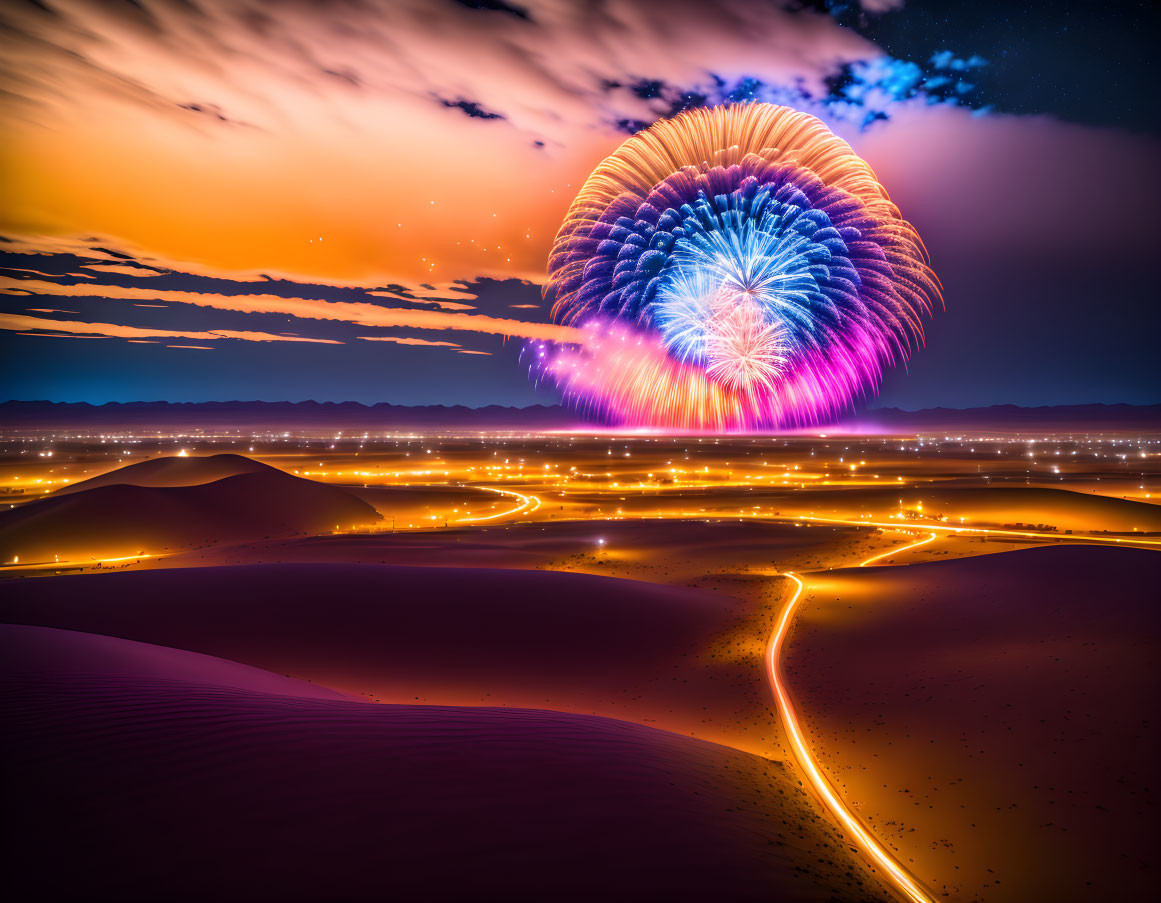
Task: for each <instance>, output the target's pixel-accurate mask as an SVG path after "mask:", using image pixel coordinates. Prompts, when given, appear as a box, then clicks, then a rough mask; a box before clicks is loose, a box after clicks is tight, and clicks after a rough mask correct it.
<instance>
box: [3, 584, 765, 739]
mask: <svg viewBox="0 0 1161 903" xmlns="http://www.w3.org/2000/svg"><path fill="white" fill-rule="evenodd" d="M749 614H750V608H749V607H748V605H747V603H745V602H743V601H741V600H739V599H737V598H734V597H731V596H729V595H724V594H721V593H713V592H708V591H702V590H696V589H688V588H685V587H672V586H658V585H654V584H649V583H643V582H637V581H632V580H620V579H612V578H607V577H594V576H589V575H585V574H565V573H554V572H548V571H520V570H488V569H482V568H426V567H392V566H379V565H365V564H277V565H243V566H231V567H215V568H174V569H164V570H143V571H127V572H124V573H118V574H104V575H102V574H97V575H91V576H64V577H52V578H40V579H35V580H9V581H4V582H2V583H0V620H3V621H7V622H17V623H30V624H40V625H46V626H55V627H67V628H71V629H77V630H84V631H89V632H92V633H103V634H109V635H114V636H119V637H124V638H128V639H134V640H140V641H143V642H150V643H157V644H160V645H165V646H175V647H179V648H183V649H190V650H194V651H197V652H202V653H206V654H209V655H217V656H221V657H223V658H228V659H231V660H234V661H239V662H245V663H247V664H250V665H254V666H256V667H259V668H265V669H268V670H271V671H275V672H277V673H279V674H290V675H293V676H295V677H300V678H309V679H310V680H313V681H315V682H316V683H321V684H325V685H326V686H330V687H334V688H336V689H339V690H342V691H344V692H347V693H352V694H366V696H367V697H369V698H373V699H379V700H382V701H384V702H426V703H435V704H441V705H511V706H521V707H525V708H534V707H543V708H552V709H557V710H562V711H572V712H580V713H583V714H599V715H606V716H610V717H616V718H624V719H626V720H632V721H637V722H640V723H645V724H655V725H657V726H658V727H662V728H665V729H667V730H673V731H676V732H679V733H682V734H686V735H690V734H692V735H695V736H698V737H700V738H702V739H710V740H714V741H716V742H727V743H729V744H730V745H735V746H739V747H740V748H743V749H746V750H748V751H773V752H777V751H778V750H779V748H780V747H779V742H780V732H779V729H778V726H777V724H776V723H775V722H774V720H773V717H772V715H771V712H770V700H769V696H768V691H767V689H766V686H765V676H764V672H763V670H762V659H761V655H762V650H763V642H764V640H765V634H764V632H762V630H761V627H759V628H758V632H757V634H756V636H755V641H754V643H753V647H754V648H753V649H752V650H751V649H749V647H746V646H745V644H744V642H743V640H731V641H730V642H729V643H727V642H724V641H721V640H720V638H721V637H723V636H724V635H727V634H733V633H734V632H735V631H737V630H738V628H739V625H740V624H741V623H742V621H743V619H744V618H746V617H747V616H749Z"/></svg>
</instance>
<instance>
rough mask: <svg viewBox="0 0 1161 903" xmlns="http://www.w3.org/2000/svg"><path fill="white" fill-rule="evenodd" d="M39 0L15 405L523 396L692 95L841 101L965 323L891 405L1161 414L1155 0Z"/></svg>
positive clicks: (10, 149) (24, 158)
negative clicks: (607, 179)
mask: <svg viewBox="0 0 1161 903" xmlns="http://www.w3.org/2000/svg"><path fill="white" fill-rule="evenodd" d="M1069 6H1072V5H1070V4H1059V3H1048V2H1043V3H1031V4H1027V3H1024V4H1009V3H979V2H972V3H948V2H938V3H936V2H931V3H922V2H917V0H914V2H909V3H907V4H906V5H904V4H902V3H897V2H892V0H874V2H871V0H864V2H863V3H862V4H861V5H860V4H858V3H855V2H849V3H842V2H829V3H801V2H787V3H776V2H766V0H763V2H758V0H752V2H743V0H734V2H697V3H695V2H681V0H678V2H665V3H644V2H635V3H630V2H623V3H599V4H594V3H582V2H579V0H578V2H572V3H569V2H564V0H554V2H521V3H511V4H509V3H500V2H489V3H478V2H456V0H445V2H440V0H415V2H403V0H397V2H387V0H382V2H376V0H365V2H359V3H354V2H347V3H329V4H326V3H304V2H300V3H290V4H285V5H282V6H280V7H279V11H278V13H277V14H275V13H274V12H273V11H272V8H271V7H270V6H269V4H266V3H262V2H258V0H250V2H226V0H191V2H188V3H177V2H170V0H164V2H161V0H157V2H154V0H141V2H137V3H123V4H89V3H71V2H54V0H43V2H35V3H33V2H28V3H19V2H12V3H7V4H5V5H4V6H3V8H2V9H0V20H2V21H3V23H4V25H5V29H4V34H3V37H2V38H0V41H2V45H0V46H2V47H3V51H4V52H3V55H2V58H3V60H4V62H3V63H2V64H0V68H2V69H3V77H4V83H5V94H4V96H3V99H2V100H0V128H2V129H3V133H4V135H3V137H4V140H3V147H2V148H0V154H2V159H3V174H4V181H5V195H6V203H5V205H4V207H3V209H2V210H0V220H2V222H0V236H3V240H2V244H0V247H2V248H3V250H2V251H0V266H2V267H3V268H4V269H3V270H2V271H0V277H2V278H0V292H2V293H0V330H3V331H2V332H0V361H2V363H0V368H2V370H0V372H2V378H3V386H2V387H0V397H3V398H11V399H26V400H27V399H50V400H56V401H88V402H93V403H100V402H106V401H136V400H172V401H204V400H229V399H247V400H248V399H263V400H271V401H275V400H277V401H281V400H290V401H297V400H304V399H315V400H319V401H346V400H353V401H361V402H367V403H373V402H381V401H385V402H393V403H402V404H431V403H444V404H468V405H485V404H512V405H521V404H529V403H536V402H551V401H554V400H556V396H555V394H554V390H552V389H551V388H550V387H544V386H541V387H537V386H534V385H533V384H532V383H530V381H529V379H528V376H527V368H526V367H524V366H522V364H521V360H520V358H521V349H522V347H523V345H524V343H525V341H526V340H528V339H544V338H547V339H551V338H552V337H553V335H554V333H553V330H554V329H556V327H554V326H553V325H552V324H551V323H550V322H549V317H548V313H547V310H546V306H545V305H544V303H543V301H542V299H541V284H542V283H543V280H544V274H545V264H546V259H547V255H548V251H549V248H550V246H551V242H552V238H553V235H554V233H555V230H556V228H557V227H558V225H559V224H560V221H561V220H562V218H563V216H564V213H565V210H566V209H567V206H568V203H569V201H570V200H571V199H572V197H573V196H574V194H575V192H576V190H577V189H578V187H579V186H580V184H581V183H582V182H583V181H584V179H585V177H586V176H587V175H588V173H589V172H590V171H591V170H592V168H593V167H594V166H595V165H596V164H597V163H598V162H599V161H600V160H601V159H602V158H603V157H604V156H606V155H607V154H608V153H610V152H611V151H612V150H613V149H614V148H615V147H616V146H617V145H618V144H619V143H620V141H622V140H624V138H625V137H626V135H627V134H631V133H633V132H635V131H637V130H639V129H640V128H643V127H645V126H647V125H648V124H649V123H651V122H653V121H656V120H657V119H658V118H661V117H664V116H668V115H672V114H674V113H676V112H679V111H680V110H682V109H688V108H690V107H696V106H705V105H714V104H720V103H731V102H732V103H745V102H751V101H772V102H778V103H784V104H787V105H790V106H795V107H797V108H799V109H803V110H806V111H807V112H811V113H813V114H815V115H817V116H819V117H820V118H822V119H823V120H824V121H825V122H826V123H827V124H828V125H829V126H830V127H831V128H833V129H834V130H835V131H836V132H837V133H838V134H840V135H841V136H842V137H844V138H845V139H846V140H847V141H849V142H850V143H851V144H852V145H853V146H854V148H855V149H856V150H857V151H858V152H859V153H860V154H861V155H863V156H864V157H865V158H866V159H867V160H868V161H869V162H870V163H871V165H872V166H873V167H874V169H875V171H876V173H877V174H878V176H879V179H880V181H881V182H882V183H883V184H884V185H885V186H886V188H887V189H888V191H889V192H890V193H891V196H892V199H893V200H894V201H895V202H896V203H897V204H898V205H899V207H900V209H901V210H902V213H903V215H904V216H905V217H906V218H907V219H909V220H910V221H911V222H913V223H914V224H915V226H916V227H917V228H918V230H919V232H920V234H921V235H922V236H923V238H924V241H925V242H926V244H927V248H928V250H929V252H930V254H931V258H932V265H933V267H934V269H935V271H936V272H937V273H938V275H939V277H940V279H941V281H942V283H943V287H944V295H945V301H946V307H947V309H946V311H944V312H939V313H937V315H936V316H935V317H934V318H933V320H932V322H931V323H930V325H929V328H928V331H927V342H926V345H925V347H924V348H922V349H920V350H918V351H917V352H916V353H915V354H914V355H913V357H912V360H911V361H910V363H909V365H908V367H907V368H906V369H904V368H899V369H897V370H895V371H893V372H891V373H889V374H888V375H887V377H886V379H885V382H884V384H883V387H882V391H881V393H880V394H879V396H878V397H877V398H874V399H870V400H868V402H867V404H868V405H869V406H870V407H878V406H896V407H902V408H906V409H917V408H924V407H934V406H949V407H969V406H976V405H988V404H1004V403H1015V404H1023V405H1040V404H1077V403H1092V402H1109V403H1113V402H1130V403H1138V404H1145V403H1156V402H1158V401H1161V385H1159V383H1161V381H1159V380H1158V372H1159V371H1161V368H1159V367H1158V364H1157V351H1156V348H1157V343H1158V336H1159V335H1161V315H1159V314H1158V307H1159V305H1158V303H1157V289H1156V285H1157V279H1156V275H1155V272H1154V271H1155V269H1156V266H1157V263H1156V261H1157V252H1156V248H1157V245H1158V238H1159V236H1158V228H1157V220H1156V211H1157V210H1158V209H1159V204H1161V176H1159V175H1158V167H1157V161H1158V160H1159V159H1161V153H1159V151H1161V146H1159V145H1161V136H1159V124H1161V118H1159V117H1158V111H1157V101H1156V97H1157V89H1156V86H1155V85H1154V84H1153V82H1154V81H1155V80H1156V78H1155V75H1154V73H1153V71H1152V67H1151V66H1150V65H1149V63H1148V57H1149V56H1150V54H1151V53H1152V50H1153V44H1154V43H1155V40H1156V35H1157V34H1158V29H1157V26H1158V24H1161V23H1159V21H1158V14H1157V12H1156V11H1155V10H1154V8H1153V6H1154V5H1153V4H1149V3H1110V4H1091V5H1090V4H1084V5H1082V4H1076V5H1075V6H1076V7H1077V8H1075V9H1070V8H1068V7H1069Z"/></svg>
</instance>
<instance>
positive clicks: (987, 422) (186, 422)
mask: <svg viewBox="0 0 1161 903" xmlns="http://www.w3.org/2000/svg"><path fill="white" fill-rule="evenodd" d="M582 424H583V421H582V419H581V418H580V417H578V416H577V415H576V414H575V413H574V412H572V411H570V410H568V409H566V408H563V407H561V406H559V405H531V406H529V407H524V408H515V407H504V406H501V405H489V406H487V407H482V408H469V407H464V406H462V405H454V406H450V407H448V406H445V405H424V406H417V407H409V406H407V405H393V404H374V405H365V404H360V403H359V402H354V401H345V402H317V401H301V402H289V401H279V402H270V401H213V402H200V403H195V402H165V401H136V402H127V403H120V402H110V403H109V404H103V405H91V404H88V403H86V402H51V401H6V402H3V403H0V429H9V430H11V429H14V428H16V429H20V428H23V429H75V428H78V427H99V428H115V427H120V428H146V429H148V428H165V427H183V428H195V429H214V428H222V429H237V430H253V429H270V430H276V429H281V430H292V429H297V430H302V429H308V430H309V429H327V430H329V429H348V430H349V429H361V430H376V431H381V430H399V429H423V428H426V429H472V430H474V429H478V430H495V429H517V430H540V429H566V428H568V427H574V426H581V425H582ZM828 428H829V429H832V430H843V429H851V430H853V431H857V432H864V433H865V432H875V431H879V430H882V431H883V432H900V431H914V430H934V429H951V428H955V429H964V428H992V429H997V430H1000V431H1004V432H1019V431H1023V430H1038V431H1043V430H1047V429H1059V430H1094V431H1100V430H1118V431H1119V430H1145V431H1149V432H1161V405H1128V404H1089V405H1057V406H1046V407H1034V408H1024V407H1019V406H1017V405H993V406H992V407H986V408H964V409H956V408H930V409H927V410H922V411H902V410H899V409H898V408H879V409H877V410H873V411H867V412H865V413H863V414H860V415H858V416H856V417H850V418H845V419H843V420H842V421H840V422H838V423H835V424H831V425H830V426H829V427H828Z"/></svg>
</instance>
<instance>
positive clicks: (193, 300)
mask: <svg viewBox="0 0 1161 903" xmlns="http://www.w3.org/2000/svg"><path fill="white" fill-rule="evenodd" d="M0 293H7V294H20V293H33V294H37V295H51V296H58V297H70V298H115V299H121V300H126V301H166V302H169V303H174V304H193V305H197V306H198V307H212V308H215V309H218V310H232V311H242V312H245V313H262V314H270V313H278V314H285V315H287V316H292V317H301V318H303V319H308V320H337V321H341V322H346V323H353V324H356V325H359V326H386V327H399V326H404V327H412V328H415V329H446V330H460V331H464V332H483V333H489V334H492V335H505V336H518V337H521V338H529V339H546V340H549V341H554V342H580V341H582V340H583V338H584V332H583V331H582V330H579V329H573V328H571V327H568V326H557V325H553V324H548V323H526V322H524V321H522V320H509V319H506V318H502V317H488V316H484V315H482V314H463V313H450V312H447V311H436V310H404V309H400V308H393V307H380V306H379V305H377V304H367V303H365V302H360V301H319V300H316V299H311V298H283V297H280V296H278V295H221V294H216V293H209V292H187V291H175V290H161V289H146V288H137V287H129V286H120V285H88V284H86V285H59V284H57V283H55V282H44V281H40V280H34V279H26V280H19V281H17V280H12V279H3V278H0Z"/></svg>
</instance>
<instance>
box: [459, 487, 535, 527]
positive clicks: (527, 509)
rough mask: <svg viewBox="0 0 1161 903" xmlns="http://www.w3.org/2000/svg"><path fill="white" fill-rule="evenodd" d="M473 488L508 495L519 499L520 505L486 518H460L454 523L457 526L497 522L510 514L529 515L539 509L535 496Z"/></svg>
mask: <svg viewBox="0 0 1161 903" xmlns="http://www.w3.org/2000/svg"><path fill="white" fill-rule="evenodd" d="M473 488H475V489H483V490H486V491H488V492H495V493H496V494H497V495H510V496H512V498H515V499H520V504H519V505H517V506H516V507H515V508H509V509H508V510H507V511H501V512H500V513H499V514H489V515H487V516H486V517H461V518H460V519H459V520H457V521H455V523H457V524H482V523H484V522H485V521H489V520H499V519H500V518H501V517H508V516H509V515H511V514H530V513H532V512H533V511H535V510H536V509H537V508H539V507H540V498H539V497H538V496H535V495H524V494H523V493H521V492H513V491H512V490H511V489H499V488H497V487H495V486H475V487H473Z"/></svg>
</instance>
